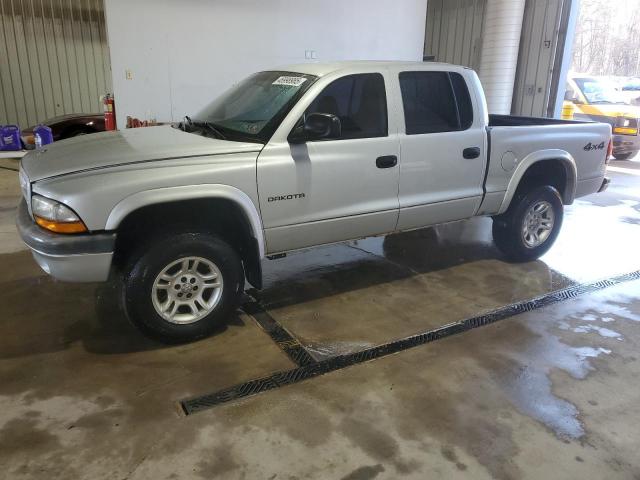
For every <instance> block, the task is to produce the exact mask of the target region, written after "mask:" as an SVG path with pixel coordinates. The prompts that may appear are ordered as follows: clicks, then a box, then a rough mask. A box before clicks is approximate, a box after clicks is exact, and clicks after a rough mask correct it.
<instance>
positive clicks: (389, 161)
mask: <svg viewBox="0 0 640 480" xmlns="http://www.w3.org/2000/svg"><path fill="white" fill-rule="evenodd" d="M397 164H398V157H396V156H395V155H385V156H384V157H378V158H376V167H378V168H391V167H395V166H396V165H397Z"/></svg>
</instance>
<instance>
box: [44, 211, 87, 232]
mask: <svg viewBox="0 0 640 480" xmlns="http://www.w3.org/2000/svg"><path fill="white" fill-rule="evenodd" d="M33 217H34V219H35V221H36V223H37V224H38V225H40V226H41V227H42V228H44V229H46V230H49V231H51V232H56V233H84V232H86V231H87V227H86V226H85V224H84V223H82V222H81V221H77V222H55V221H53V220H47V219H46V218H42V217H39V216H37V215H34V216H33Z"/></svg>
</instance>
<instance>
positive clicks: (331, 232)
mask: <svg viewBox="0 0 640 480" xmlns="http://www.w3.org/2000/svg"><path fill="white" fill-rule="evenodd" d="M610 139H611V127H610V126H609V125H607V124H600V123H584V122H570V121H562V120H554V119H542V118H524V117H513V116H501V115H489V114H488V112H487V106H486V101H485V98H484V94H483V91H482V87H481V85H480V82H479V80H478V77H477V76H476V74H475V73H474V72H473V71H472V70H470V69H467V68H464V67H458V66H454V65H446V64H438V63H399V62H346V63H331V64H304V65H295V66H290V67H287V68H283V69H279V70H274V71H265V72H260V73H256V74H254V75H252V76H250V77H249V78H247V79H246V80H243V81H241V82H240V83H238V84H237V85H235V86H234V87H233V88H231V89H230V90H229V91H227V92H226V93H224V94H223V95H222V96H221V97H219V98H218V99H217V100H215V101H213V102H212V103H210V104H209V105H208V106H206V107H205V108H204V109H203V110H202V111H200V112H199V113H197V114H194V115H193V116H192V117H185V119H184V121H183V122H181V123H180V124H176V125H173V126H161V127H151V128H141V129H132V130H127V131H119V132H106V133H98V134H94V135H91V136H85V137H77V138H73V139H70V140H65V141H63V142H59V143H56V144H53V145H50V146H47V148H46V149H45V150H41V151H37V152H33V153H29V154H28V155H27V156H25V157H24V159H23V160H22V165H21V168H20V182H21V185H22V190H23V193H24V200H23V201H22V203H21V205H20V207H19V213H18V220H17V223H18V227H19V231H20V234H21V236H22V238H23V240H24V242H25V243H26V244H27V245H28V246H29V247H30V248H31V250H32V251H33V256H34V257H35V259H36V261H37V262H38V264H40V266H41V267H42V268H43V269H44V270H45V271H46V272H47V273H49V274H51V275H52V276H54V277H56V278H58V279H60V280H63V281H74V282H103V281H106V280H107V279H108V278H109V277H110V275H111V274H113V273H114V272H115V273H117V275H115V278H122V281H123V282H124V288H123V292H124V295H123V296H124V303H125V307H126V311H127V314H128V316H129V318H130V319H131V320H132V321H133V322H134V323H135V324H136V325H137V326H138V327H140V329H141V330H142V331H143V332H145V333H146V334H148V335H151V336H153V337H155V338H158V339H161V340H163V341H166V342H182V341H189V340H193V339H196V338H199V337H202V336H205V335H207V334H208V333H210V332H211V331H212V329H213V328H214V327H215V326H216V325H217V324H218V323H220V322H223V321H224V320H225V318H226V317H227V316H228V315H229V314H230V312H231V311H232V310H233V309H234V308H235V307H236V306H237V301H238V299H239V297H240V295H241V293H242V291H243V290H244V286H245V279H246V280H247V281H248V282H249V283H250V284H251V285H253V286H254V287H256V288H261V286H262V269H261V262H262V260H263V258H264V257H266V256H274V255H278V254H282V253H285V252H289V251H292V250H297V249H304V248H307V247H312V246H316V245H323V244H328V243H332V242H341V241H345V240H350V239H355V238H360V237H367V236H374V235H383V234H388V233H391V232H399V231H404V230H411V229H417V228H423V227H427V226H430V225H435V224H439V223H443V222H451V221H455V220H461V219H466V218H470V217H474V216H491V217H493V235H494V238H495V242H496V244H497V246H498V247H499V248H500V250H502V251H503V252H504V253H505V255H506V257H507V258H509V259H511V260H513V261H528V260H532V259H535V258H537V257H539V256H540V255H542V254H543V253H544V252H546V251H547V250H548V249H549V248H550V247H551V245H552V244H553V242H554V240H555V238H556V236H557V235H558V231H559V230H560V227H561V224H562V217H563V205H568V204H571V203H572V202H573V200H574V199H575V198H577V197H580V196H583V195H588V194H591V193H594V192H598V191H602V190H604V189H605V188H606V187H607V184H608V179H606V178H605V169H606V162H607V159H608V155H609V153H610V151H611V142H610Z"/></svg>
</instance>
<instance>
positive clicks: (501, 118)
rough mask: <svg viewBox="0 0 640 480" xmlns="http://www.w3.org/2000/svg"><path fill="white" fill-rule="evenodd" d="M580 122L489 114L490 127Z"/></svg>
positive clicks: (577, 121)
mask: <svg viewBox="0 0 640 480" xmlns="http://www.w3.org/2000/svg"><path fill="white" fill-rule="evenodd" d="M579 123H590V122H581V121H579V120H561V119H558V118H543V117H518V116H515V115H495V114H489V126H490V127H526V126H532V125H563V124H568V125H575V124H579Z"/></svg>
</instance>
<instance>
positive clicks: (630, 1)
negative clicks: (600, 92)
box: [572, 0, 640, 77]
mask: <svg viewBox="0 0 640 480" xmlns="http://www.w3.org/2000/svg"><path fill="white" fill-rule="evenodd" d="M572 69H573V71H575V72H580V73H587V74H591V75H607V76H620V77H633V76H640V0H582V2H581V7H580V18H579V20H578V25H577V28H576V39H575V44H574V50H573V67H572Z"/></svg>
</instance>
